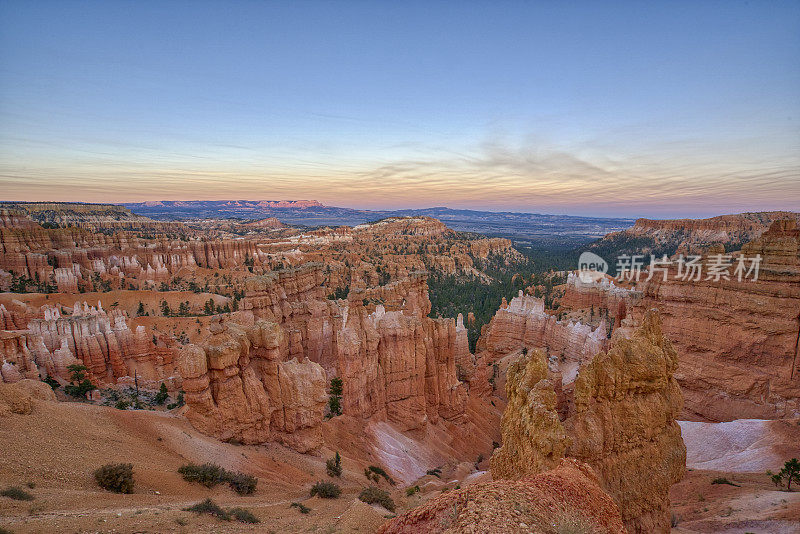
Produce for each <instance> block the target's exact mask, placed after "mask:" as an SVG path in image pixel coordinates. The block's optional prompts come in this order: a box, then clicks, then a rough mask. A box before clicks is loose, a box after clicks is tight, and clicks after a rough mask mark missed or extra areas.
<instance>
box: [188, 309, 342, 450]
mask: <svg viewBox="0 0 800 534" xmlns="http://www.w3.org/2000/svg"><path fill="white" fill-rule="evenodd" d="M285 350H286V340H285V338H284V336H283V331H282V330H281V328H280V327H279V326H278V325H277V324H275V323H270V322H267V321H258V322H257V323H256V324H255V325H254V326H252V327H250V328H247V329H242V328H240V327H239V326H237V325H235V324H232V323H229V324H222V325H220V324H219V323H216V324H215V326H214V327H213V329H212V336H211V337H210V338H209V339H208V340H207V341H206V342H205V343H204V345H203V346H202V347H201V346H197V345H189V346H187V347H186V348H184V349H183V351H182V352H181V355H180V359H179V365H180V372H181V375H182V376H183V378H184V381H183V388H184V390H185V391H186V396H185V399H186V404H187V405H188V410H187V412H186V417H187V419H189V421H190V422H191V423H192V425H193V426H194V427H195V428H197V429H198V430H200V431H201V432H203V433H206V434H209V435H212V436H214V437H216V438H218V439H222V440H238V441H240V442H243V443H265V442H269V441H279V442H281V443H283V444H285V445H287V446H289V447H291V448H293V449H295V450H297V451H300V452H308V451H311V450H314V449H316V448H318V447H320V446H321V445H322V429H321V423H322V418H323V413H324V407H325V402H326V400H327V396H326V393H325V390H326V383H327V381H326V379H325V372H324V370H323V369H322V367H320V366H319V365H318V364H316V363H313V362H310V361H309V360H308V359H305V360H304V361H303V362H298V361H297V360H296V359H291V360H289V361H283V360H282V356H283V354H282V353H285Z"/></svg>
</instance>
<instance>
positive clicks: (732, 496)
mask: <svg viewBox="0 0 800 534" xmlns="http://www.w3.org/2000/svg"><path fill="white" fill-rule="evenodd" d="M680 425H681V433H682V435H683V440H684V442H685V443H686V450H687V459H686V464H687V472H686V478H685V479H684V480H683V481H682V482H680V483H678V484H676V485H675V486H673V487H672V491H671V492H670V498H671V500H672V510H673V515H674V516H675V517H676V518H677V519H678V520H679V523H678V527H677V528H676V529H674V532H685V533H689V532H724V533H730V534H734V533H737V534H744V533H747V532H753V533H770V534H780V533H787V534H788V533H797V532H800V491H793V492H792V493H787V492H785V491H780V490H779V489H778V488H776V487H775V485H774V484H773V483H772V482H771V481H770V478H769V477H768V476H767V475H766V471H767V470H768V469H770V470H772V471H773V472H777V471H779V470H780V468H781V466H782V465H783V463H784V462H785V461H786V460H788V459H790V458H793V457H794V458H798V457H800V421H798V420H785V421H762V420H758V419H740V420H737V421H730V422H726V423H695V422H685V421H681V422H680ZM720 477H722V478H726V479H728V480H729V481H731V482H733V483H734V484H738V487H737V486H731V485H729V484H712V483H711V482H712V481H713V480H714V479H716V478H720ZM798 490H800V488H798Z"/></svg>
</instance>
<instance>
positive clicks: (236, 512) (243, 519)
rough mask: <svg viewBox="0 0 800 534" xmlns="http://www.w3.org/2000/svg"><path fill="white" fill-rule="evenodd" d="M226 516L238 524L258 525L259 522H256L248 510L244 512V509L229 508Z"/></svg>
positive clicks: (256, 519) (255, 518)
mask: <svg viewBox="0 0 800 534" xmlns="http://www.w3.org/2000/svg"><path fill="white" fill-rule="evenodd" d="M228 514H229V515H230V517H231V518H233V519H235V520H236V521H239V522H240V523H260V522H261V521H259V520H258V518H257V517H256V516H254V515H253V514H252V513H251V512H250V510H246V509H244V508H239V507H236V508H231V509H230V510H228Z"/></svg>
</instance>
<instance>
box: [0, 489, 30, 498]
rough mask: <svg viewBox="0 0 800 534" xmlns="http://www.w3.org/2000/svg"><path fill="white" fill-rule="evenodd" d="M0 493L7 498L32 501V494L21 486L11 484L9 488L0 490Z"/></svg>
mask: <svg viewBox="0 0 800 534" xmlns="http://www.w3.org/2000/svg"><path fill="white" fill-rule="evenodd" d="M0 495H2V496H3V497H8V498H9V499H14V500H15V501H32V500H33V495H31V494H30V493H28V492H27V491H25V490H24V489H22V488H18V487H16V486H12V487H10V488H6V489H4V490H3V491H0Z"/></svg>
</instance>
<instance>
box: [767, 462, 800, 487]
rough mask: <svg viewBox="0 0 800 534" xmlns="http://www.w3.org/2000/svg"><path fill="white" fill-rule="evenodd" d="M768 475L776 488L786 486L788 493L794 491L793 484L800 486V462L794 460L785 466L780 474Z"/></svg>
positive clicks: (768, 472) (769, 472) (768, 473)
mask: <svg viewBox="0 0 800 534" xmlns="http://www.w3.org/2000/svg"><path fill="white" fill-rule="evenodd" d="M767 475H769V476H770V477H771V478H772V482H773V483H774V484H775V486H778V487H783V485H784V484H786V491H792V482H795V483H797V484H800V460H798V459H797V458H792V459H791V460H788V461H787V462H786V463H784V464H783V467H782V468H781V470H780V471H779V472H778V473H776V474H772V472H771V471H767Z"/></svg>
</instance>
